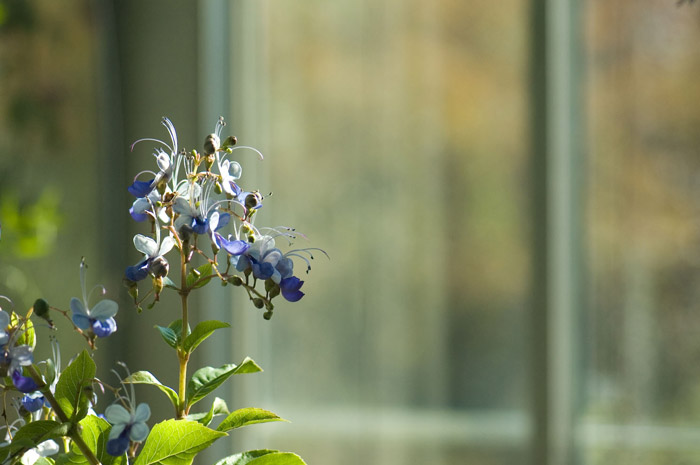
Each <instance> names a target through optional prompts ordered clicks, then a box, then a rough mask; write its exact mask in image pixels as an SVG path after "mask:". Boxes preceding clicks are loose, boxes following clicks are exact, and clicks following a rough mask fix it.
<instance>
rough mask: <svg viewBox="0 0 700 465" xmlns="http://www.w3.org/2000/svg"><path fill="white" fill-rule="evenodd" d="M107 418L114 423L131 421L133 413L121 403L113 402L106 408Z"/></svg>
mask: <svg viewBox="0 0 700 465" xmlns="http://www.w3.org/2000/svg"><path fill="white" fill-rule="evenodd" d="M105 418H106V419H107V421H108V422H110V423H111V424H113V425H116V424H117V423H125V424H126V423H129V422H130V421H131V414H130V413H129V412H128V411H127V410H126V409H125V408H124V407H122V406H121V405H119V404H112V405H110V406H109V407H107V408H106V409H105Z"/></svg>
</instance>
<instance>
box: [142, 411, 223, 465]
mask: <svg viewBox="0 0 700 465" xmlns="http://www.w3.org/2000/svg"><path fill="white" fill-rule="evenodd" d="M223 436H226V433H222V432H220V431H214V430H213V429H209V428H207V427H206V426H202V425H201V424H199V423H198V422H196V421H188V420H166V421H163V422H161V423H158V424H157V425H155V426H154V427H153V430H152V431H151V434H150V435H149V436H148V439H146V442H145V443H144V445H143V449H142V450H141V453H140V454H139V456H138V458H137V459H136V462H135V463H134V465H153V464H163V465H189V464H191V463H192V460H193V459H194V456H195V455H196V454H197V453H198V452H200V451H202V450H204V449H206V448H207V447H209V446H210V445H211V444H212V443H213V442H214V441H216V440H217V439H219V438H221V437H223Z"/></svg>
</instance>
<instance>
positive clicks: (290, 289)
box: [280, 276, 304, 302]
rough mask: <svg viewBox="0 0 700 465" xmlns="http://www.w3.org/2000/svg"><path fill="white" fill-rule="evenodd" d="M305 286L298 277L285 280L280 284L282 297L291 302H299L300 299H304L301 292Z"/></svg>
mask: <svg viewBox="0 0 700 465" xmlns="http://www.w3.org/2000/svg"><path fill="white" fill-rule="evenodd" d="M303 284H304V281H302V280H300V279H299V278H297V277H296V276H292V277H291V278H285V279H283V280H282V281H281V282H280V290H281V291H282V297H284V298H285V299H287V300H288V301H290V302H297V301H298V300H299V299H301V298H302V297H304V293H303V292H301V291H300V290H299V289H300V288H301V286H302V285H303Z"/></svg>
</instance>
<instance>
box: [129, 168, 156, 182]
mask: <svg viewBox="0 0 700 465" xmlns="http://www.w3.org/2000/svg"><path fill="white" fill-rule="evenodd" d="M142 174H152V175H153V176H154V177H155V176H156V173H155V172H153V171H151V170H143V171H139V172H138V173H136V176H134V181H136V180H137V179H138V177H139V176H141V175H142Z"/></svg>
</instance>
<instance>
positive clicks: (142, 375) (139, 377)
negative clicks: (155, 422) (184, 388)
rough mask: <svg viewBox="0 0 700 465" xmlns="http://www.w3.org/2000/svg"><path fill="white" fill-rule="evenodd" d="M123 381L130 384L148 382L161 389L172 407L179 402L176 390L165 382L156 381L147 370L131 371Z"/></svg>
mask: <svg viewBox="0 0 700 465" xmlns="http://www.w3.org/2000/svg"><path fill="white" fill-rule="evenodd" d="M124 382H125V383H132V384H150V385H151V386H155V387H157V388H158V389H160V390H161V391H163V392H164V393H165V395H167V396H168V399H170V402H172V404H173V407H175V408H177V405H178V403H179V399H178V397H177V392H175V390H174V389H173V388H171V387H168V386H166V385H165V384H163V383H161V382H160V381H158V380H157V379H156V377H155V376H153V375H152V374H151V373H150V372H148V371H137V372H136V373H132V374H131V376H129V377H128V378H126V379H124Z"/></svg>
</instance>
